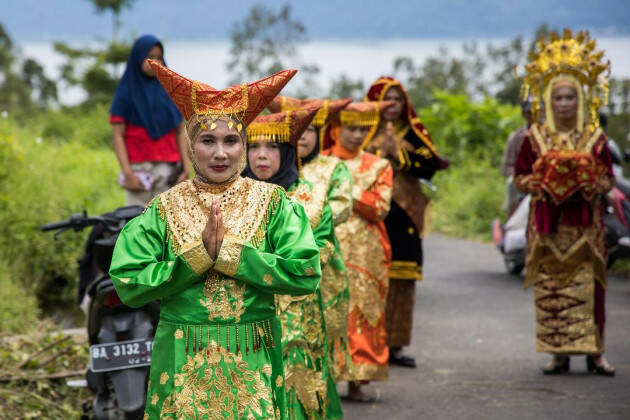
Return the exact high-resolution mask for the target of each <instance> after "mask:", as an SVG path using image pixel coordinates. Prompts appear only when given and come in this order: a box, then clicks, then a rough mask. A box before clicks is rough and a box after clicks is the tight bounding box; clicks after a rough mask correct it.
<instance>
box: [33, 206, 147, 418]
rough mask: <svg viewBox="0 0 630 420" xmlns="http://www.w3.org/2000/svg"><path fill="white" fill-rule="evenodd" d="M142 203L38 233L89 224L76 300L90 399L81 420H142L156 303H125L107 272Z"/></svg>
mask: <svg viewBox="0 0 630 420" xmlns="http://www.w3.org/2000/svg"><path fill="white" fill-rule="evenodd" d="M142 211H143V207H141V206H127V207H120V208H118V209H116V210H114V211H113V212H112V213H107V214H104V215H102V216H88V215H87V213H86V212H85V211H84V212H83V214H73V215H72V216H71V217H70V219H69V220H67V221H62V222H56V223H50V224H47V225H44V226H42V227H41V229H42V231H52V230H57V232H56V233H55V239H58V237H59V235H60V234H62V233H63V232H65V231H67V230H68V229H73V230H74V231H75V232H79V231H82V230H83V229H86V228H88V227H92V231H91V232H90V236H89V238H88V241H87V243H86V252H85V255H84V257H83V258H82V259H81V260H80V261H79V271H80V276H79V277H80V282H79V302H80V303H81V307H82V308H83V309H84V310H85V311H86V312H87V332H88V341H89V344H90V366H89V368H88V370H87V373H86V376H85V379H86V381H85V382H86V384H87V387H88V388H89V389H90V390H91V391H92V393H93V394H94V400H93V401H91V402H88V403H84V404H83V416H82V419H96V420H101V419H103V420H104V419H123V418H124V419H141V418H142V417H143V413H144V406H145V402H146V389H147V381H148V375H149V366H150V365H151V351H152V346H153V337H154V334H155V329H156V327H157V322H158V320H159V303H158V302H152V303H150V304H148V305H145V306H143V307H140V308H131V307H129V306H126V305H124V304H123V303H122V302H121V301H120V299H119V297H118V294H117V293H116V290H115V289H114V284H113V282H112V279H111V278H110V277H109V274H108V271H109V266H110V264H111V260H112V254H113V251H114V245H115V244H116V239H117V238H118V234H119V233H120V231H121V230H122V228H123V227H124V226H125V224H126V223H127V222H128V221H129V220H131V219H133V218H134V217H136V216H138V215H139V214H140V213H142Z"/></svg>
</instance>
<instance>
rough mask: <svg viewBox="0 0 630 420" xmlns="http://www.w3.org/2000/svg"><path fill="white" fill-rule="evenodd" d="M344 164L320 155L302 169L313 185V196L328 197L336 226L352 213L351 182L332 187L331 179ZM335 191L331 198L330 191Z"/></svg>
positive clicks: (344, 180)
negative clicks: (339, 166)
mask: <svg viewBox="0 0 630 420" xmlns="http://www.w3.org/2000/svg"><path fill="white" fill-rule="evenodd" d="M343 164H344V163H343V162H342V161H341V159H339V158H336V157H334V156H322V155H318V156H317V157H316V158H315V159H313V160H312V161H310V162H309V163H307V164H306V165H304V167H303V168H302V176H303V177H304V179H305V180H307V181H309V182H310V183H311V184H313V190H314V192H313V195H314V196H315V197H319V196H320V195H322V194H323V195H325V196H327V198H328V204H329V205H330V209H331V211H332V216H333V223H334V224H335V226H337V225H338V224H340V223H343V222H345V221H346V220H348V217H350V212H351V211H352V184H351V183H350V180H349V179H343V181H342V183H341V184H340V185H331V178H332V175H333V173H334V172H335V169H336V168H337V165H343ZM333 189H334V191H335V193H334V194H333V195H332V196H330V191H331V190H333Z"/></svg>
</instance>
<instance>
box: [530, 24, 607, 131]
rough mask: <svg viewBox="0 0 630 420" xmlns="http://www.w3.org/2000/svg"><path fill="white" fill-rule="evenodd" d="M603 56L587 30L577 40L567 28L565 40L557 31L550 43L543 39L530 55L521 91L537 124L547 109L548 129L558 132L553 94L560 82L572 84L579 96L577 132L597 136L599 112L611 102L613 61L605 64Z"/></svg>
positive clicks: (552, 33)
mask: <svg viewBox="0 0 630 420" xmlns="http://www.w3.org/2000/svg"><path fill="white" fill-rule="evenodd" d="M603 56H604V52H603V51H595V40H594V39H591V38H590V35H589V33H588V31H586V32H582V31H580V32H579V33H578V34H577V35H576V36H575V37H574V36H573V32H571V30H570V29H565V30H564V33H563V34H562V37H560V36H559V35H558V34H557V33H556V32H551V33H550V34H549V40H547V39H546V38H545V37H544V36H543V37H541V38H540V39H539V40H538V42H537V43H536V48H535V49H534V51H532V52H531V53H530V54H529V63H528V64H526V65H525V77H524V78H523V89H522V93H523V98H527V97H528V96H531V98H532V113H533V115H534V121H540V120H541V118H540V117H541V113H542V112H543V108H544V112H545V114H546V123H547V126H548V127H549V129H550V130H551V132H552V133H554V132H556V128H555V123H554V118H553V114H552V113H553V110H552V108H551V103H550V101H551V93H552V90H553V88H554V86H556V85H557V84H558V83H569V84H570V85H571V86H573V87H575V89H576V91H577V94H578V102H579V107H578V118H577V120H578V124H577V127H576V129H577V131H578V132H582V131H584V130H586V131H587V132H588V133H589V134H590V133H594V132H595V130H596V129H597V128H598V126H599V121H598V110H599V108H600V106H602V105H604V104H606V103H607V102H608V79H607V78H608V76H609V73H610V61H606V62H604V61H602V58H603ZM605 72H607V73H608V74H606V75H604V73H605ZM543 103H544V107H543V106H542V105H543Z"/></svg>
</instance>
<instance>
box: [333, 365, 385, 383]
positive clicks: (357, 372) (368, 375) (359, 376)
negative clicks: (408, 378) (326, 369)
mask: <svg viewBox="0 0 630 420" xmlns="http://www.w3.org/2000/svg"><path fill="white" fill-rule="evenodd" d="M388 377H389V369H388V367H387V365H384V366H382V365H369V364H367V363H355V364H354V371H353V374H352V376H347V373H345V372H344V373H343V374H342V375H341V380H344V381H360V380H369V381H384V380H387V378H388Z"/></svg>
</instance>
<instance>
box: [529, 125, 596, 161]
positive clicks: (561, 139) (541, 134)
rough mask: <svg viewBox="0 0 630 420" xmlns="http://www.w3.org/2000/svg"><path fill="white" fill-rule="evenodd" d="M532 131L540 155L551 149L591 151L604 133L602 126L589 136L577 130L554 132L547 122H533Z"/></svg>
mask: <svg viewBox="0 0 630 420" xmlns="http://www.w3.org/2000/svg"><path fill="white" fill-rule="evenodd" d="M531 133H533V136H532V139H533V140H534V141H535V142H536V146H538V148H539V151H540V155H544V154H545V153H547V152H548V151H550V150H572V151H577V152H584V153H591V151H592V150H593V146H595V143H597V141H598V140H599V138H600V137H601V135H602V134H603V132H602V130H601V128H597V129H596V130H595V131H594V132H593V133H592V134H591V135H589V136H587V135H585V134H583V133H579V132H577V131H576V130H573V131H571V132H568V133H563V132H552V131H551V130H550V128H549V126H548V125H547V124H546V123H545V124H542V125H539V124H533V125H532V128H531Z"/></svg>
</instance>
